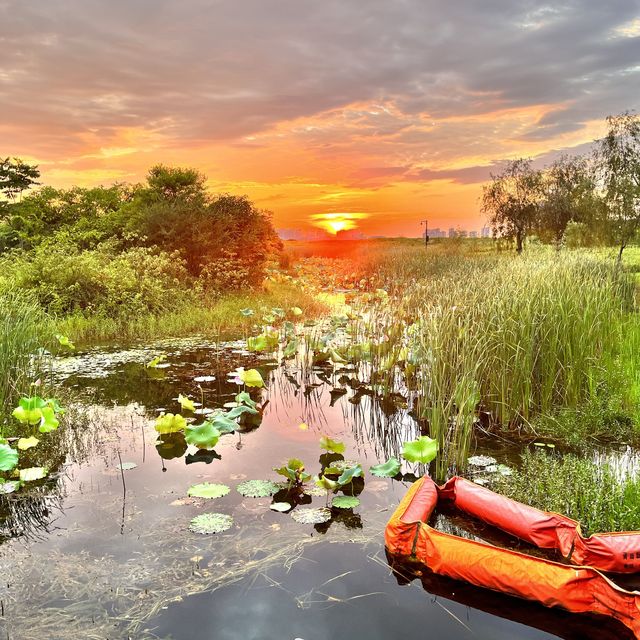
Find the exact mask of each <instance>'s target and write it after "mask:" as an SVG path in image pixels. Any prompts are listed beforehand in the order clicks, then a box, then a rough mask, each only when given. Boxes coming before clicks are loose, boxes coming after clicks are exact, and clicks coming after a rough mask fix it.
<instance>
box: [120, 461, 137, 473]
mask: <svg viewBox="0 0 640 640" xmlns="http://www.w3.org/2000/svg"><path fill="white" fill-rule="evenodd" d="M137 466H138V465H137V464H136V463H135V462H123V463H122V464H119V465H117V466H116V469H120V470H122V471H131V469H135V468H136V467H137Z"/></svg>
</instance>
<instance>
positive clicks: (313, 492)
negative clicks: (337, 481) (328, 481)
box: [304, 485, 327, 498]
mask: <svg viewBox="0 0 640 640" xmlns="http://www.w3.org/2000/svg"><path fill="white" fill-rule="evenodd" d="M304 492H305V494H306V495H308V496H316V497H318V498H324V496H326V495H327V490H326V489H323V488H322V487H316V486H312V485H309V486H305V488H304Z"/></svg>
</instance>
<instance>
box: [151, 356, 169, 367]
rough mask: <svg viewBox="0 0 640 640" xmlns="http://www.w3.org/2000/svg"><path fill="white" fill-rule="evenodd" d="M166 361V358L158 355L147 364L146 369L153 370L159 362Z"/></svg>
mask: <svg viewBox="0 0 640 640" xmlns="http://www.w3.org/2000/svg"><path fill="white" fill-rule="evenodd" d="M166 359H167V356H165V355H160V356H156V357H155V358H153V360H150V361H149V362H147V369H155V368H156V367H157V366H158V365H159V364H160V363H161V362H163V361H164V360H166Z"/></svg>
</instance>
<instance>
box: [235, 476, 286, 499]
mask: <svg viewBox="0 0 640 640" xmlns="http://www.w3.org/2000/svg"><path fill="white" fill-rule="evenodd" d="M279 488H280V487H279V486H278V485H277V484H276V483H275V482H271V480H245V481H244V482H241V483H240V484H239V485H238V486H237V487H236V489H237V490H238V493H239V494H240V495H243V496H244V497H245V498H267V497H269V496H272V495H273V494H274V493H275V492H276V491H278V489H279Z"/></svg>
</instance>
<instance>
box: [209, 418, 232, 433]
mask: <svg viewBox="0 0 640 640" xmlns="http://www.w3.org/2000/svg"><path fill="white" fill-rule="evenodd" d="M207 422H210V423H211V424H212V425H213V426H214V427H215V428H216V429H217V430H218V431H219V432H220V435H222V434H223V433H233V432H234V431H235V430H236V429H237V428H238V423H237V422H236V421H235V420H229V417H228V416H226V415H225V414H223V413H216V414H214V415H213V416H210V418H209V420H207Z"/></svg>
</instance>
